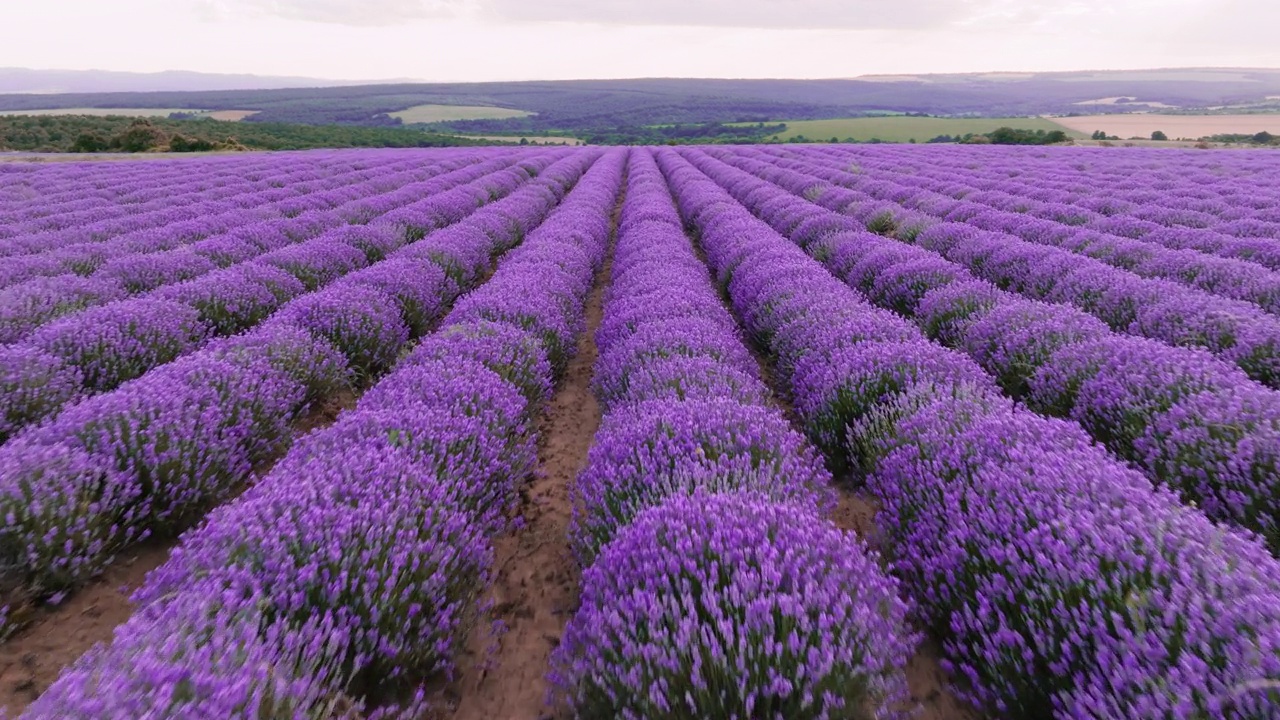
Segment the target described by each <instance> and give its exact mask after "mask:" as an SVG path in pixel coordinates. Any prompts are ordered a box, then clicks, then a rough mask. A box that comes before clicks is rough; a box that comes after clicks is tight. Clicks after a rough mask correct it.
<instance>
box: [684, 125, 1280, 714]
mask: <svg viewBox="0 0 1280 720" xmlns="http://www.w3.org/2000/svg"><path fill="white" fill-rule="evenodd" d="M690 156H691V157H694V158H695V159H698V155H697V154H696V153H691V154H690ZM659 164H660V166H661V167H662V169H663V171H664V173H665V174H666V176H667V178H668V180H669V181H670V183H671V185H672V187H673V188H674V189H675V191H676V196H677V199H678V201H679V205H680V209H681V211H682V214H683V216H684V217H685V219H686V221H687V222H689V223H690V224H692V225H693V226H694V227H695V228H696V229H697V230H698V231H699V232H700V233H701V237H702V243H703V247H704V248H705V250H706V252H707V257H708V262H709V264H710V265H711V267H712V269H713V270H714V271H715V272H716V273H717V275H718V277H719V278H720V279H721V281H722V282H724V283H725V287H726V289H727V292H728V294H729V297H730V299H731V301H732V305H733V309H734V312H735V314H736V315H737V316H738V317H739V318H740V319H741V320H742V321H743V322H744V325H745V326H746V328H747V329H748V330H749V331H750V332H751V333H752V334H753V336H754V337H756V338H757V339H758V340H759V341H760V343H761V344H762V345H763V346H765V347H767V348H768V349H769V350H770V352H771V353H772V355H773V358H774V362H775V367H776V368H777V370H778V372H779V375H780V376H781V377H782V379H783V380H784V381H785V382H786V383H787V385H788V386H789V388H790V390H791V395H792V398H793V400H794V402H795V407H796V410H797V412H798V414H799V415H800V416H801V418H802V419H803V420H804V421H805V423H806V426H807V427H808V428H809V431H810V433H811V435H812V436H813V437H814V439H815V440H817V441H818V442H819V443H820V444H822V445H824V446H825V447H827V448H828V449H829V450H830V452H831V453H832V454H833V455H846V456H847V457H849V458H851V459H852V460H853V461H855V462H856V463H858V464H860V465H862V466H863V467H865V468H866V470H867V476H866V487H867V489H868V490H869V491H870V492H871V493H872V494H873V495H874V496H875V498H876V499H877V501H878V502H879V504H880V511H879V513H878V514H877V523H878V526H879V529H880V533H881V535H882V537H881V541H882V543H883V545H884V548H885V552H886V554H887V556H888V558H889V560H890V564H891V567H892V568H893V570H894V573H895V574H896V575H897V577H898V578H899V580H900V581H901V582H902V583H903V588H904V590H905V592H906V594H907V595H908V596H909V597H910V598H911V599H912V600H913V601H914V602H915V609H914V612H915V615H916V617H917V619H918V620H919V621H920V622H921V623H922V624H923V625H924V626H925V627H926V628H927V629H928V630H929V631H930V632H931V633H933V634H935V635H936V636H937V637H939V638H940V639H941V640H942V643H943V649H944V656H945V659H946V662H947V665H948V666H949V667H950V668H951V670H952V671H953V673H954V675H955V677H956V678H957V679H958V681H959V684H960V689H961V690H962V691H963V692H964V694H966V695H967V696H968V697H970V698H972V699H973V700H974V701H975V702H976V703H977V704H979V705H980V706H986V707H990V708H992V709H993V710H994V711H995V712H996V713H997V714H998V715H1001V716H1010V717H1026V718H1041V717H1050V716H1057V717H1078V718H1086V717H1088V718H1116V717H1126V718H1176V717H1215V718H1225V717H1234V718H1245V717H1248V718H1266V717H1271V716H1273V715H1274V710H1275V707H1276V706H1277V704H1278V703H1280V693H1278V692H1277V690H1276V689H1275V688H1276V684H1275V683H1276V681H1277V680H1280V602H1277V600H1278V599H1280V563H1278V562H1277V561H1276V560H1275V559H1274V558H1273V557H1272V556H1271V555H1269V554H1268V553H1267V551H1266V550H1265V548H1263V547H1262V545H1261V544H1259V543H1257V542H1256V541H1254V540H1252V539H1250V538H1248V537H1246V536H1243V535H1240V534H1238V533H1236V532H1234V531H1231V530H1227V529H1224V528H1221V527H1217V526H1215V525H1213V524H1212V523H1211V522H1209V521H1208V520H1207V519H1206V518H1205V516H1204V515H1203V514H1201V513H1200V512H1198V511H1196V510H1194V509H1190V508H1188V507H1186V506H1185V505H1183V504H1182V503H1181V502H1179V500H1178V498H1176V497H1175V496H1174V495H1172V494H1171V493H1168V492H1166V491H1162V490H1160V489H1159V488H1155V487H1153V486H1152V485H1151V484H1150V482H1149V481H1148V480H1147V479H1145V478H1144V477H1143V476H1141V475H1140V474H1138V473H1136V472H1134V471H1133V470H1130V469H1128V468H1127V467H1126V466H1125V464H1124V463H1122V462H1120V461H1118V460H1116V459H1115V458H1113V457H1111V456H1110V455H1108V454H1107V453H1106V452H1105V451H1104V450H1102V449H1101V448H1099V447H1097V446H1095V445H1093V444H1092V443H1091V441H1090V439H1089V437H1088V436H1086V435H1085V434H1084V433H1082V432H1081V430H1080V428H1079V427H1078V426H1076V425H1075V424H1073V423H1068V422H1064V421H1061V420H1053V419H1047V418H1044V417H1040V416H1037V415H1034V414H1032V413H1031V412H1028V411H1027V410H1026V409H1024V408H1022V407H1020V406H1018V405H1016V404H1014V403H1013V402H1011V401H1010V400H1008V399H1007V398H1004V397H1002V396H1001V395H1000V393H999V392H998V390H997V389H996V385H995V383H994V381H993V380H992V379H991V378H990V377H989V376H988V375H986V374H985V373H984V372H983V371H982V369H981V368H980V367H979V366H978V365H977V364H975V363H974V362H973V361H972V360H971V359H969V358H968V357H966V356H964V355H963V354H959V353H956V352H955V351H952V350H948V349H945V348H942V347H940V346H938V345H934V344H933V343H930V342H929V341H928V340H926V339H925V338H924V337H923V335H922V334H921V333H920V332H919V330H917V329H916V328H915V327H914V326H913V325H911V324H910V323H908V322H906V321H904V320H903V319H901V318H900V317H898V316H897V315H895V314H893V313H890V312H886V311H884V310H878V309H875V308H872V307H871V306H869V305H867V304H866V303H865V302H864V301H863V300H862V299H861V297H860V296H859V295H858V294H857V293H855V292H854V291H853V290H852V289H851V288H849V287H848V286H847V285H845V284H844V283H843V282H841V281H839V280H837V279H836V278H835V277H833V276H832V275H831V274H829V273H828V272H827V271H826V270H824V269H823V268H822V266H821V265H820V264H819V263H817V262H816V261H815V260H813V259H812V258H810V257H808V256H807V255H806V254H805V252H804V251H803V250H801V249H800V248H799V247H797V246H796V244H794V243H793V242H792V241H790V240H788V239H786V238H785V237H783V236H782V235H780V234H778V233H777V232H775V231H774V230H773V229H772V228H770V227H769V226H768V225H765V224H764V223H762V222H761V221H760V220H758V219H756V218H755V217H753V216H752V214H751V213H750V212H749V211H748V210H746V208H744V207H743V206H742V205H740V204H738V203H737V202H735V201H734V200H733V198H732V197H730V196H729V194H728V193H727V192H726V190H725V189H723V188H721V187H720V186H719V185H718V184H716V182H714V181H713V180H712V179H711V178H709V177H708V176H707V175H705V174H703V173H702V172H701V171H699V170H698V169H697V168H695V167H694V166H693V165H691V164H689V162H688V161H686V160H685V159H684V158H683V157H681V156H680V155H679V154H678V153H676V152H675V151H669V150H663V151H659ZM706 167H707V168H708V170H709V171H711V172H712V173H713V174H716V175H721V174H723V173H721V172H718V169H717V168H716V167H714V166H712V165H706ZM722 167H723V166H722ZM730 184H731V185H734V186H737V185H738V184H739V183H737V182H736V181H735V182H732V183H730ZM742 184H746V183H745V181H743V183H742ZM752 190H753V192H752V197H753V199H755V200H758V201H759V202H760V208H761V211H762V212H765V213H768V212H770V210H771V209H772V210H776V209H777V208H786V207H789V206H791V204H792V200H793V199H794V198H793V197H791V196H790V195H789V194H788V193H786V192H785V191H783V190H781V189H779V188H777V187H772V188H771V187H770V186H768V184H767V183H762V184H760V185H759V186H758V187H755V188H753V189H752ZM770 196H772V202H771V198H770ZM793 219H795V218H793Z"/></svg>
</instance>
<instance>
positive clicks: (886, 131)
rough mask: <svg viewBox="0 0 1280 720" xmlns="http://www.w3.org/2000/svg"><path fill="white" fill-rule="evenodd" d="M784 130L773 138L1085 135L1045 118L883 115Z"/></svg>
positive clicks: (801, 123)
mask: <svg viewBox="0 0 1280 720" xmlns="http://www.w3.org/2000/svg"><path fill="white" fill-rule="evenodd" d="M784 122H786V123H787V130H786V132H783V133H780V134H778V135H774V136H773V139H778V140H790V139H791V138H793V137H796V136H800V135H803V136H804V137H806V138H808V139H810V140H821V141H826V140H830V139H831V138H833V137H834V138H838V139H840V140H845V139H847V138H853V139H854V140H858V141H860V142H866V141H867V140H871V139H873V138H874V139H879V140H883V141H885V142H910V141H911V140H912V139H913V138H914V139H915V140H916V142H927V141H928V140H929V139H930V138H935V137H937V136H939V135H950V136H952V137H957V136H960V135H966V134H969V133H974V134H979V133H987V132H991V131H992V130H995V129H996V128H1001V127H1011V128H1014V129H1015V130H1044V131H1045V132H1049V131H1051V130H1063V131H1065V132H1066V133H1067V135H1069V136H1071V137H1079V138H1084V137H1088V135H1087V134H1081V133H1078V132H1076V131H1074V130H1071V129H1069V128H1065V127H1063V126H1061V125H1059V124H1057V123H1055V122H1053V121H1052V120H1049V119H1046V118H1025V117H1024V118H933V117H906V116H903V115H892V116H883V117H864V118H842V119H838V120H786V121H784Z"/></svg>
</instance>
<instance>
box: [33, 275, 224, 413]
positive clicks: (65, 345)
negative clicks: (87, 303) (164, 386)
mask: <svg viewBox="0 0 1280 720" xmlns="http://www.w3.org/2000/svg"><path fill="white" fill-rule="evenodd" d="M208 332H209V329H208V326H206V325H205V324H204V323H203V322H201V321H200V315H199V313H198V312H197V311H196V310H194V309H192V308H189V307H187V306H185V305H181V304H178V303H175V302H171V301H167V300H151V299H144V298H135V299H130V300H121V301H119V302H115V303H111V304H108V305H103V306H101V307H96V308H90V309H88V310H85V311H84V312H81V313H77V314H75V315H71V316H68V317H64V318H62V319H60V320H56V321H54V322H52V323H49V324H48V325H45V326H44V327H42V328H40V329H39V330H37V331H36V332H35V333H34V334H33V335H32V336H31V337H30V338H29V340H28V343H29V344H30V345H31V346H33V347H36V348H40V349H41V350H44V351H45V352H47V353H49V354H50V355H54V356H56V357H58V358H61V359H62V360H63V361H65V362H66V363H67V364H69V365H71V366H73V367H75V368H77V369H78V370H79V371H80V372H81V373H82V374H83V376H84V384H85V387H87V388H89V389H91V390H110V389H111V388H114V387H116V386H118V385H119V384H120V383H122V382H125V381H126V380H131V379H133V378H136V377H138V376H140V375H142V374H143V373H145V372H147V371H148V370H150V369H151V368H153V367H155V366H156V365H159V364H161V363H166V362H169V361H170V360H173V359H175V358H177V357H179V356H181V355H183V354H185V353H187V352H190V351H191V350H193V349H195V348H196V347H197V346H198V345H199V344H200V343H201V342H202V341H203V340H204V339H205V337H206V335H207V334H208Z"/></svg>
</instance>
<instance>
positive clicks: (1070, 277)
mask: <svg viewBox="0 0 1280 720" xmlns="http://www.w3.org/2000/svg"><path fill="white" fill-rule="evenodd" d="M779 162H780V163H781V164H783V165H784V166H793V165H794V166H795V168H794V169H796V170H800V171H801V172H802V173H804V174H808V175H811V176H812V178H813V180H811V182H812V181H814V180H819V179H820V180H821V181H823V182H824V183H825V184H826V185H828V186H830V190H829V191H824V192H823V194H824V195H828V196H829V197H826V198H823V199H819V201H820V202H821V203H822V204H823V205H824V206H827V207H829V208H832V209H838V210H841V211H843V212H848V213H851V214H855V215H857V216H858V217H860V218H867V219H868V220H870V221H871V225H872V226H873V227H874V228H875V229H876V230H877V231H881V232H893V233H895V235H896V236H897V237H899V238H901V239H903V240H907V241H909V242H913V243H915V244H918V245H920V246H921V247H924V248H926V249H929V250H934V251H936V252H938V253H939V254H941V255H942V256H944V257H946V258H947V259H949V260H952V261H954V262H956V263H959V264H962V265H964V266H966V267H967V268H969V270H970V271H971V272H972V273H974V274H975V275H977V276H979V277H982V278H984V279H987V280H989V281H991V282H993V283H995V284H997V285H999V286H1001V287H1004V288H1006V289H1011V290H1014V291H1016V292H1018V293H1020V294H1023V295H1028V296H1031V297H1036V298H1040V299H1046V300H1050V301H1053V302H1062V303H1066V304H1070V305H1074V306H1076V307H1078V308H1080V309H1082V310H1084V311H1085V312H1088V313H1089V314H1091V315H1094V316H1095V317H1097V318H1098V319H1100V320H1102V321H1103V322H1105V323H1107V325H1109V326H1110V327H1111V328H1112V329H1114V330H1116V331H1117V332H1125V333H1129V334H1132V335H1141V336H1144V337H1150V338H1153V339H1156V340H1161V341H1163V342H1167V343H1169V344H1171V345H1179V346H1185V347H1205V348H1208V349H1209V350H1210V351H1212V352H1213V353H1214V354H1216V355H1219V356H1221V357H1222V358H1224V359H1226V360H1229V361H1231V362H1233V363H1235V364H1237V365H1239V366H1240V368H1241V369H1243V370H1244V371H1245V372H1247V373H1248V374H1249V375H1250V377H1253V378H1254V379H1256V380H1258V381H1260V382H1263V383H1265V384H1268V385H1271V386H1273V387H1277V386H1280V318H1277V317H1275V316H1273V315H1270V314H1269V313H1267V312H1266V311H1264V310H1262V309H1261V308H1259V307H1258V306H1256V305H1254V304H1252V303H1248V302H1242V301H1239V300H1231V299H1228V298H1223V297H1217V296H1214V295H1211V294H1209V293H1207V292H1204V291H1202V290H1199V289H1195V288H1189V287H1184V286H1182V285H1180V284H1178V283H1175V282H1170V281H1166V280H1160V279H1153V278H1144V277H1140V276H1138V275H1136V274H1134V273H1132V272H1130V271H1128V270H1123V269H1120V268H1116V267H1111V266H1109V265H1107V264H1106V263H1103V262H1100V261H1098V260H1094V259H1093V258H1089V257H1084V256H1081V255H1076V254H1074V253H1072V252H1070V251H1068V250H1063V249H1060V248H1056V247H1050V246H1045V245H1039V244H1037V243H1034V242H1028V241H1026V240H1023V239H1021V238H1020V237H1017V236H1015V235H1008V234H1005V233H998V232H990V231H985V230H980V229H978V228H976V227H973V226H970V225H967V224H964V223H961V222H950V221H947V220H942V219H939V218H937V217H935V216H933V215H930V214H927V213H922V212H918V211H913V210H908V209H906V208H905V207H903V206H902V205H900V204H898V203H897V202H891V201H884V200H878V199H876V198H875V197H874V196H873V195H872V194H870V193H867V192H865V191H863V190H851V189H849V188H846V187H841V185H844V184H860V183H861V184H866V183H869V182H870V183H879V182H880V181H876V180H866V179H865V178H864V179H862V180H860V181H859V180H851V178H855V177H858V176H855V175H852V174H850V173H848V172H847V171H845V170H842V169H837V168H833V167H831V162H830V161H829V160H827V159H823V158H820V157H818V156H816V155H812V156H806V157H805V158H804V159H803V160H793V161H790V162H788V161H779ZM813 192H818V190H813ZM963 216H964V213H961V214H960V215H959V217H963ZM1267 242H1272V241H1270V240H1267Z"/></svg>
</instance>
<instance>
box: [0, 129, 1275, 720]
mask: <svg viewBox="0 0 1280 720" xmlns="http://www.w3.org/2000/svg"><path fill="white" fill-rule="evenodd" d="M1278 466H1280V156H1277V155H1276V154H1275V153H1266V152H1256V153H1255V152H1243V151H1241V152H1230V151H1227V152H1217V151H1194V150H1191V151H1182V150H1173V149H1160V150H1146V149H1140V148H1134V149H1103V148H1073V147H1048V148H1037V147H1000V146H960V145H950V146H930V147H925V146H919V147H917V146H905V145H904V146H892V145H865V146H856V145H832V146H805V145H790V146H768V145H761V146H705V147H694V146H684V147H680V148H675V147H662V148H648V147H635V148H598V147H580V148H535V149H524V148H488V149H486V148H456V149H442V150H335V151H309V152H300V153H276V154H247V153H246V154H242V155H239V156H212V157H205V158H191V159H184V160H176V161H170V160H152V161H149V162H139V163H131V162H111V163H75V162H72V163H59V164H56V165H50V164H41V163H20V162H12V163H5V164H0V706H3V705H7V706H8V712H9V713H10V715H11V716H13V717H22V718H42V719H44V718H48V719H50V720H53V719H65V718H85V719H91V718H105V719H112V720H114V719H117V718H118V719H121V720H124V719H134V718H182V719H191V720H195V719H205V718H253V719H266V718H306V719H310V720H330V719H333V718H352V719H354V718H369V719H373V718H382V719H390V718H404V719H406V720H409V719H414V720H416V719H419V718H422V719H426V718H465V719H467V720H471V719H482V720H502V719H505V718H529V719H530V720H532V719H534V718H567V717H577V718H637V719H638V718H689V719H693V718H741V719H743V720H747V719H752V720H754V719H757V718H786V719H791V718H801V719H804V718H815V719H816V718H851V719H864V718H905V717H916V718H928V719H941V718H973V719H977V718H993V719H994V718H1017V719H1026V720H1038V719H1041V718H1073V719H1076V718H1080V719H1084V718H1091V719H1098V720H1104V719H1107V720H1109V719H1113V718H1114V719H1119V718H1126V719H1127V718H1142V719H1151V720H1157V719H1159V720H1174V719H1177V720H1182V719H1188V720H1190V719H1202V718H1205V719H1207V718H1239V719H1245V718H1249V719H1256V720H1263V719H1267V718H1280V561H1277V557H1276V556H1277V553H1280V467H1278ZM3 715H4V713H3V712H0V716H3Z"/></svg>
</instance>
